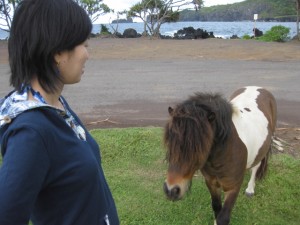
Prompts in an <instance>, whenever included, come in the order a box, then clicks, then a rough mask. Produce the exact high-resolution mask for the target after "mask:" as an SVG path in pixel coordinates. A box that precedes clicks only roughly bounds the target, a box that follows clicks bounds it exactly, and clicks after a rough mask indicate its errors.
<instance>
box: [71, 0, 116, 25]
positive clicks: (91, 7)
mask: <svg viewBox="0 0 300 225" xmlns="http://www.w3.org/2000/svg"><path fill="white" fill-rule="evenodd" d="M75 1H76V2H77V3H78V5H80V6H81V7H82V8H83V9H85V11H86V12H87V14H88V15H89V17H90V18H91V20H92V22H95V21H96V20H97V19H98V18H99V16H101V15H103V14H106V13H109V12H111V11H112V10H111V9H110V8H109V7H108V6H107V5H106V4H104V3H102V1H103V0H75Z"/></svg>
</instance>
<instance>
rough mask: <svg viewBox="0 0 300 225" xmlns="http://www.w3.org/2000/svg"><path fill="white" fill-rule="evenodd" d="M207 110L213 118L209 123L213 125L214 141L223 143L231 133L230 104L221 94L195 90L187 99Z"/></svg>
mask: <svg viewBox="0 0 300 225" xmlns="http://www.w3.org/2000/svg"><path fill="white" fill-rule="evenodd" d="M187 102H190V104H195V105H198V106H200V107H202V109H204V110H206V111H208V112H209V113H211V114H212V115H214V118H213V119H211V125H212V126H214V131H215V142H217V143H220V142H222V143H224V142H225V141H226V140H227V138H228V136H229V135H230V133H231V122H232V111H233V110H232V105H231V103H230V102H229V101H228V100H226V99H225V98H224V97H223V96H222V95H221V94H219V93H216V94H212V93H200V92H197V93H195V95H193V96H191V97H190V98H189V99H188V100H187V101H186V103H187Z"/></svg>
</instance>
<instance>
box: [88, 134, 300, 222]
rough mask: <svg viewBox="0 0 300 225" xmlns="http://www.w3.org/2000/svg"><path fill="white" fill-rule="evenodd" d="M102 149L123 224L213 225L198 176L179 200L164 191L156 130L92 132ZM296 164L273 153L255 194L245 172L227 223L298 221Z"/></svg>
mask: <svg viewBox="0 0 300 225" xmlns="http://www.w3.org/2000/svg"><path fill="white" fill-rule="evenodd" d="M92 135H93V136H94V137H95V138H96V140H97V142H98V143H100V145H101V154H102V164H103V168H104V171H105V174H106V177H107V180H108V183H109V185H110V188H111V190H112V192H113V196H114V198H115V201H116V205H117V208H118V212H119V216H120V220H121V224H122V225H126V224H128V225H135V224H136V225H142V224H145V225H152V224H153V225H192V224H198V225H199V224H200V225H206V224H213V215H212V210H211V206H210V196H209V193H208V190H207V188H206V186H205V184H204V180H203V178H202V176H201V175H199V176H197V177H195V178H194V179H193V186H192V190H191V192H190V193H189V194H188V195H187V196H186V198H184V199H183V200H181V201H178V202H171V201H168V200H167V199H166V198H165V196H164V193H163V190H162V185H163V182H164V179H165V174H166V168H167V165H166V163H165V162H164V157H165V155H164V149H163V146H162V129H161V128H126V129H101V130H93V131H92ZM299 174H300V161H299V160H297V159H294V158H292V157H291V156H289V155H285V154H280V155H272V157H271V159H270V164H269V173H268V175H267V176H266V179H264V180H263V181H261V182H257V185H256V194H255V196H254V197H253V198H248V197H246V196H245V195H244V194H243V192H244V190H245V188H246V185H247V182H248V179H249V174H247V176H246V178H245V181H244V184H243V187H242V191H241V193H240V195H239V198H238V200H237V203H236V205H235V208H234V210H233V213H232V217H231V224H232V225H241V224H242V225H283V224H289V225H296V224H299V221H300V215H299V212H300V203H299V196H300V189H299V187H300V185H299V180H300V179H299V178H300V175H299Z"/></svg>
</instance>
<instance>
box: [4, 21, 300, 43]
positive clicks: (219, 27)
mask: <svg viewBox="0 0 300 225" xmlns="http://www.w3.org/2000/svg"><path fill="white" fill-rule="evenodd" d="M105 25H106V26H107V28H108V29H109V30H110V32H113V31H114V29H116V27H117V24H105ZM277 25H282V26H285V27H288V28H290V37H294V36H296V34H297V25H296V22H256V23H254V22H252V21H243V22H201V21H199V22H177V23H165V24H163V25H162V26H161V29H160V33H161V34H163V35H169V36H172V35H173V34H174V33H176V32H177V31H178V30H180V29H182V28H184V27H194V28H195V29H197V28H201V29H203V30H206V31H207V32H213V33H214V35H215V36H216V37H222V38H230V37H231V36H232V35H237V36H238V37H242V36H244V35H245V34H248V35H250V36H252V35H253V32H252V30H253V28H254V26H255V27H256V28H257V29H259V30H261V31H263V32H264V33H265V32H266V31H268V30H270V29H271V28H272V27H273V26H277ZM127 28H133V29H135V30H136V31H137V32H138V33H142V32H143V30H144V25H143V23H120V24H119V25H118V30H117V31H118V32H120V33H123V31H124V30H125V29H127ZM100 29H101V25H100V24H94V26H93V31H92V32H93V33H95V34H96V33H100ZM7 37H8V33H7V32H4V31H2V30H0V39H6V38H7Z"/></svg>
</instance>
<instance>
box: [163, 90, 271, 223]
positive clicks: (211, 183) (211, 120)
mask: <svg viewBox="0 0 300 225" xmlns="http://www.w3.org/2000/svg"><path fill="white" fill-rule="evenodd" d="M168 111H169V115H170V118H169V120H168V122H167V123H166V125H165V128H164V144H165V147H166V161H167V163H168V170H167V178H166V180H165V182H164V185H163V189H164V192H165V194H166V196H167V198H168V199H170V200H173V201H175V200H179V199H181V198H182V197H183V196H184V195H185V193H186V192H187V191H188V190H189V189H190V187H191V181H192V178H193V176H194V173H195V172H196V171H197V170H200V171H201V173H202V175H203V177H204V179H205V183H206V186H207V188H208V190H209V192H210V195H211V206H212V209H213V212H214V217H215V221H214V224H217V225H227V224H229V222H230V215H231V212H232V209H233V207H234V204H235V202H236V199H237V197H238V194H239V191H240V188H241V185H242V182H243V179H244V175H245V172H246V170H247V169H250V170H251V177H250V180H249V183H248V186H247V189H246V195H247V196H252V195H253V194H254V188H255V180H256V179H262V178H263V177H264V175H265V174H266V171H267V165H268V158H269V154H270V153H271V144H272V139H273V135H274V132H275V128H276V121H277V105H276V100H275V98H274V96H273V95H272V94H271V93H270V92H269V91H267V90H266V89H264V88H261V87H256V86H248V87H243V88H240V89H238V90H236V91H235V92H234V93H233V94H232V95H231V97H230V99H229V100H226V99H225V98H224V97H222V95H221V94H218V93H216V94H211V93H199V92H198V93H195V94H194V95H193V96H190V97H189V98H188V99H187V100H185V101H183V102H182V103H179V104H178V105H177V106H176V107H175V108H174V109H173V108H172V107H169V109H168ZM222 191H223V192H224V204H223V205H222V197H221V194H222Z"/></svg>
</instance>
